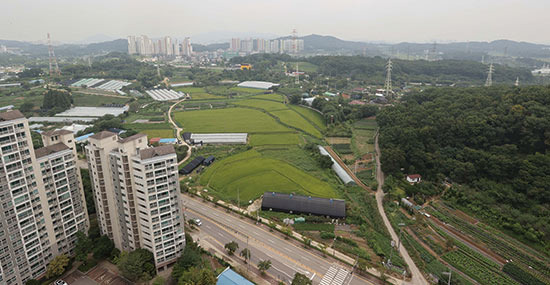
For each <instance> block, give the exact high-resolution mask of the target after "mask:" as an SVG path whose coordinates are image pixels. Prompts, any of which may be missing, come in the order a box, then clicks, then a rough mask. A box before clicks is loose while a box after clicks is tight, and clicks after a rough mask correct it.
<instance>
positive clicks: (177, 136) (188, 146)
mask: <svg viewBox="0 0 550 285" xmlns="http://www.w3.org/2000/svg"><path fill="white" fill-rule="evenodd" d="M183 101H185V99H181V100H179V101H178V102H176V103H174V104H172V106H170V109H168V120H170V124H172V126H173V127H174V129H176V139H178V140H179V141H181V143H182V144H183V145H186V146H187V154H186V155H185V157H184V158H183V159H182V160H180V161H178V165H181V164H182V163H184V162H185V161H186V160H188V159H189V157H191V146H190V145H188V144H187V142H186V141H185V140H184V139H183V137H182V136H181V132H182V131H183V129H182V128H180V127H179V126H178V125H177V124H176V122H174V120H173V119H172V110H173V109H174V107H175V106H176V105H178V104H179V103H181V102H183Z"/></svg>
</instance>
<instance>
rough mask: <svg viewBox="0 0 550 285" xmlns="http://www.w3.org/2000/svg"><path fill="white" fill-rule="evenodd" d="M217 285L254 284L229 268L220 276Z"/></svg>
mask: <svg viewBox="0 0 550 285" xmlns="http://www.w3.org/2000/svg"><path fill="white" fill-rule="evenodd" d="M216 285H254V283H252V282H250V281H248V280H246V279H245V278H244V277H242V276H241V275H239V274H237V272H235V271H233V270H231V268H229V267H227V269H225V270H224V271H223V272H222V273H221V274H220V275H219V276H218V282H216Z"/></svg>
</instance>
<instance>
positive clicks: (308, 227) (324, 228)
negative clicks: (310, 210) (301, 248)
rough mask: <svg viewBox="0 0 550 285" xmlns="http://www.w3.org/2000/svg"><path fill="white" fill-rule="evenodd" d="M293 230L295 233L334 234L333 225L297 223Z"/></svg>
mask: <svg viewBox="0 0 550 285" xmlns="http://www.w3.org/2000/svg"><path fill="white" fill-rule="evenodd" d="M293 226H294V229H295V230H297V231H306V232H311V231H317V232H330V233H332V232H334V224H309V223H298V224H294V225H293Z"/></svg>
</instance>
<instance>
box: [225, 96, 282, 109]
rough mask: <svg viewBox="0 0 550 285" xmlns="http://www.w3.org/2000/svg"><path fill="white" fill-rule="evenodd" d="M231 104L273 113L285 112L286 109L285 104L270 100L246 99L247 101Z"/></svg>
mask: <svg viewBox="0 0 550 285" xmlns="http://www.w3.org/2000/svg"><path fill="white" fill-rule="evenodd" d="M233 104H235V105H237V106H245V107H252V108H260V109H263V110H266V111H268V112H271V111H275V110H286V109H287V107H286V105H285V104H283V103H278V102H274V101H271V100H258V99H248V100H242V101H237V102H235V103H233Z"/></svg>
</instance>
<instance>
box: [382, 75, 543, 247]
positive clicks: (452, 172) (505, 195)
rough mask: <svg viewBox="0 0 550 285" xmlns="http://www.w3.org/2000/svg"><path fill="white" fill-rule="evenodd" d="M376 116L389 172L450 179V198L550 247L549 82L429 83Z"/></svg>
mask: <svg viewBox="0 0 550 285" xmlns="http://www.w3.org/2000/svg"><path fill="white" fill-rule="evenodd" d="M377 121H378V124H379V126H380V144H381V148H382V167H383V170H384V171H385V172H386V174H387V175H393V176H395V177H402V176H403V174H406V173H420V174H421V175H422V176H423V178H424V179H425V180H427V181H431V182H434V183H436V184H440V183H441V182H443V181H445V180H447V181H449V182H451V183H452V187H451V188H450V189H448V191H446V193H445V194H444V197H443V198H444V199H446V200H447V201H448V202H450V203H452V204H454V205H456V206H458V207H460V208H462V209H465V210H466V211H468V212H470V213H473V214H474V215H476V216H478V217H481V218H483V219H484V220H486V221H488V222H489V223H491V224H493V225H494V226H497V227H500V228H501V229H504V230H505V231H507V232H508V233H511V234H513V235H515V236H516V237H518V238H520V239H522V240H523V241H526V242H528V243H530V244H533V245H535V246H537V247H538V248H544V249H545V251H546V252H547V253H548V252H550V242H549V241H550V152H548V150H549V147H550V86H547V87H543V86H531V87H521V88H519V87H515V88H514V87H494V88H437V89H436V88H434V89H427V90H425V91H423V92H418V93H415V94H411V95H408V96H406V97H404V98H403V102H402V103H401V104H396V105H395V106H393V107H388V108H384V109H383V110H382V111H380V112H379V113H378V115H377Z"/></svg>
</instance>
